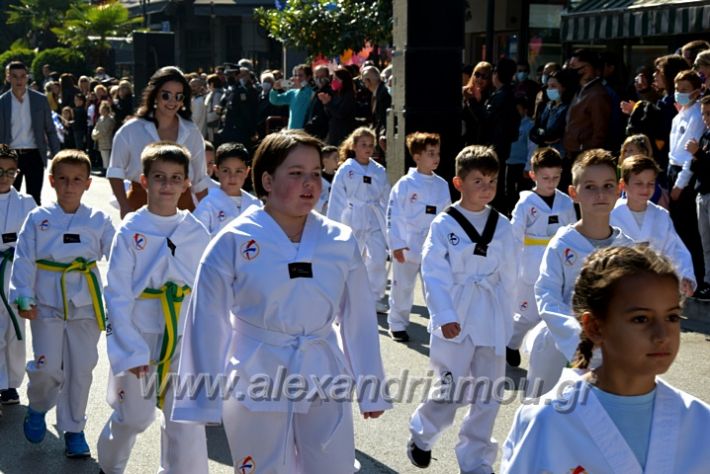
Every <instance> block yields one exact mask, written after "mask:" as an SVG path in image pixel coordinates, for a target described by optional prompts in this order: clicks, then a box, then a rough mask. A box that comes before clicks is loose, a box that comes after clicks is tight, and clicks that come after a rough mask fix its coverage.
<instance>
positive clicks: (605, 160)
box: [572, 148, 616, 186]
mask: <svg viewBox="0 0 710 474" xmlns="http://www.w3.org/2000/svg"><path fill="white" fill-rule="evenodd" d="M590 166H608V167H609V169H611V171H613V172H614V175H616V158H614V155H612V154H611V152H610V151H607V150H604V149H602V148H594V149H592V150H587V151H585V152H584V153H582V154H581V155H579V158H577V161H575V162H574V165H572V185H573V186H577V185H578V184H579V180H580V178H581V177H582V173H583V172H584V170H586V169H587V168H589V167H590Z"/></svg>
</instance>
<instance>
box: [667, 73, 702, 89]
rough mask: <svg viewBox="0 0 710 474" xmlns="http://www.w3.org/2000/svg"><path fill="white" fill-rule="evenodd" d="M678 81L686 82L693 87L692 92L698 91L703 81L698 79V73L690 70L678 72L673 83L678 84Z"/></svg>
mask: <svg viewBox="0 0 710 474" xmlns="http://www.w3.org/2000/svg"><path fill="white" fill-rule="evenodd" d="M680 81H688V82H689V83H690V85H691V86H693V90H695V89H700V88H701V87H702V85H703V81H702V80H701V79H700V76H699V75H698V73H697V72H695V71H693V70H692V69H687V70H685V71H680V72H679V73H678V74H676V76H675V79H674V82H675V83H676V84H678V83H679V82H680Z"/></svg>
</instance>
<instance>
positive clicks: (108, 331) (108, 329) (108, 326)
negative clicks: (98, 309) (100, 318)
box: [106, 322, 113, 336]
mask: <svg viewBox="0 0 710 474" xmlns="http://www.w3.org/2000/svg"><path fill="white" fill-rule="evenodd" d="M111 334H113V326H111V323H109V322H107V323H106V335H107V336H110V335H111Z"/></svg>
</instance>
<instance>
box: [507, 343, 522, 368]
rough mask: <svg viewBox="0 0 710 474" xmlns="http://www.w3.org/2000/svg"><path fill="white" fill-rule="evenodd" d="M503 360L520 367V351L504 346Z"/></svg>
mask: <svg viewBox="0 0 710 474" xmlns="http://www.w3.org/2000/svg"><path fill="white" fill-rule="evenodd" d="M505 361H506V362H507V363H508V365H509V366H511V367H520V351H519V350H518V349H511V348H510V347H506V348H505Z"/></svg>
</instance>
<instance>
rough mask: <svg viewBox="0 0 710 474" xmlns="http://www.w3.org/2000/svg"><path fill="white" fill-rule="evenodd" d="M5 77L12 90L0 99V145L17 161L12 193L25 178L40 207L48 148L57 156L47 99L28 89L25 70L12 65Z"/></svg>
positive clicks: (55, 137) (57, 149)
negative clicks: (6, 146) (15, 157)
mask: <svg viewBox="0 0 710 474" xmlns="http://www.w3.org/2000/svg"><path fill="white" fill-rule="evenodd" d="M5 73H6V77H7V80H8V81H9V82H10V85H11V89H10V90H9V91H7V92H6V93H4V94H3V95H0V143H5V144H7V145H9V146H10V148H12V149H13V150H15V151H16V152H17V154H18V155H19V158H20V159H19V162H18V167H19V172H18V173H17V178H15V183H14V186H15V189H18V190H19V189H20V186H21V185H22V178H23V176H24V177H25V188H26V189H27V193H28V194H30V195H31V196H32V197H33V198H34V200H35V201H36V202H37V205H39V204H40V195H41V194H42V183H43V181H44V168H45V166H46V165H47V146H48V145H49V149H50V151H51V153H52V156H54V155H55V154H57V152H59V138H58V137H57V129H56V128H55V127H54V122H53V121H52V113H51V111H50V109H49V102H47V97H46V96H45V95H44V94H41V93H39V92H36V91H34V90H32V89H30V88H28V87H27V81H28V75H27V66H25V64H24V63H22V62H20V61H13V62H11V63H10V64H8V66H7V68H6V69H5Z"/></svg>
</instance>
